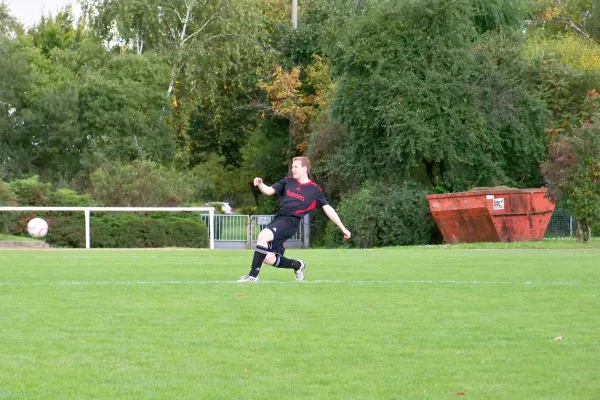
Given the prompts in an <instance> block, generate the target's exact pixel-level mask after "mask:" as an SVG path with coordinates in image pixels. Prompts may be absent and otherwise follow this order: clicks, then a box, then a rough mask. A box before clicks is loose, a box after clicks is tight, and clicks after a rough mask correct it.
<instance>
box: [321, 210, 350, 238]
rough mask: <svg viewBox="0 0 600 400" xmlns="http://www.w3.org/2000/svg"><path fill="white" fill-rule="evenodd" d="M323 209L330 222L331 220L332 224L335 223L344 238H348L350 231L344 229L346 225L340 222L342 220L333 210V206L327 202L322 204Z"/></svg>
mask: <svg viewBox="0 0 600 400" xmlns="http://www.w3.org/2000/svg"><path fill="white" fill-rule="evenodd" d="M323 211H324V212H325V214H326V215H327V218H329V219H330V220H331V222H333V223H334V224H336V225H337V226H338V228H340V230H341V231H342V233H343V234H344V239H350V236H352V233H350V231H349V230H348V229H346V227H345V226H344V224H343V223H342V220H341V219H340V217H339V215H337V212H335V210H334V209H333V207H331V206H330V205H329V204H327V205H325V206H323Z"/></svg>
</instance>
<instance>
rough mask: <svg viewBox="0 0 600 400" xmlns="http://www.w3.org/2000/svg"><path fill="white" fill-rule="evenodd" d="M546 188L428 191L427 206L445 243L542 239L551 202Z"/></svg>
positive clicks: (548, 217) (549, 214)
mask: <svg viewBox="0 0 600 400" xmlns="http://www.w3.org/2000/svg"><path fill="white" fill-rule="evenodd" d="M547 190H548V189H510V188H507V189H495V188H491V189H481V190H479V189H476V190H474V191H469V192H459V193H448V194H430V195H428V196H427V200H429V208H430V209H431V214H432V215H433V218H434V219H435V222H436V224H437V225H438V227H439V228H440V231H441V232H442V235H443V236H444V241H445V242H446V243H473V242H517V241H531V240H542V239H543V238H544V232H546V227H547V226H548V222H550V217H551V216H552V212H553V211H554V203H552V202H551V201H550V200H548V199H547V198H546V197H545V195H546V191H547Z"/></svg>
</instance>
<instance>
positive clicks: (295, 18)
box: [292, 0, 298, 30]
mask: <svg viewBox="0 0 600 400" xmlns="http://www.w3.org/2000/svg"><path fill="white" fill-rule="evenodd" d="M292 27H293V28H294V30H296V29H298V0H292Z"/></svg>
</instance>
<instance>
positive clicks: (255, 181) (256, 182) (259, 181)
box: [254, 178, 263, 186]
mask: <svg viewBox="0 0 600 400" xmlns="http://www.w3.org/2000/svg"><path fill="white" fill-rule="evenodd" d="M261 183H263V181H262V178H254V186H260V185H261Z"/></svg>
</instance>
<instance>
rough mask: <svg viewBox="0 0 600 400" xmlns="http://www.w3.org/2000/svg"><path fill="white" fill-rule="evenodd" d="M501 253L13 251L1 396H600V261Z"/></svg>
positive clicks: (1, 325)
mask: <svg viewBox="0 0 600 400" xmlns="http://www.w3.org/2000/svg"><path fill="white" fill-rule="evenodd" d="M500 246H502V245H495V247H492V248H488V247H489V246H485V245H480V246H479V247H478V248H464V247H461V246H445V247H411V248H394V249H391V248H390V249H377V250H295V251H294V250H290V251H289V253H288V255H290V256H295V257H297V258H303V259H305V260H306V261H307V262H308V269H307V274H306V276H307V281H306V282H295V281H294V280H293V273H292V272H291V271H290V270H278V269H275V268H272V267H265V269H264V270H263V272H262V273H261V277H260V278H261V282H259V283H242V284H241V283H235V282H234V280H235V279H238V278H239V277H240V276H241V275H244V274H245V273H246V272H247V269H248V265H249V262H250V259H251V256H252V253H251V252H250V251H219V250H217V251H209V250H149V251H148V250H146V251H144V250H138V251H135V250H127V251H116V250H115V251H110V250H37V251H0V399H44V400H47V399H453V398H456V397H459V396H463V395H464V398H469V399H486V400H489V399H518V400H520V399H524V400H530V399H594V400H596V399H598V398H600V251H599V250H595V249H589V248H588V249H566V248H560V247H565V245H564V243H563V244H562V245H560V246H558V245H554V244H550V245H548V246H547V247H550V248H547V249H537V248H519V247H515V246H516V245H514V246H513V247H510V246H509V247H508V248H505V247H506V246H503V247H500ZM475 247H477V246H475ZM572 247H576V246H572ZM592 247H593V246H592ZM559 336H562V338H563V340H560V341H554V340H553V339H554V338H557V337H559ZM459 398H460V397H459Z"/></svg>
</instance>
